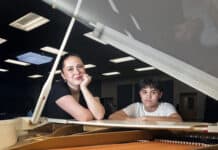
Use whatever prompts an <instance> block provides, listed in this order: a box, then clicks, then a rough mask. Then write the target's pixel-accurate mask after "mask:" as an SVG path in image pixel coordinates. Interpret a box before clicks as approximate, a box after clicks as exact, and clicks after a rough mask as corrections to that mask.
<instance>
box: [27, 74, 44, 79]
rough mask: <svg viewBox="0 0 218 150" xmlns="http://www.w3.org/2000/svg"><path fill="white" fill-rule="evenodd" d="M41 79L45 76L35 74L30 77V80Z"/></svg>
mask: <svg viewBox="0 0 218 150" xmlns="http://www.w3.org/2000/svg"><path fill="white" fill-rule="evenodd" d="M41 77H43V75H40V74H34V75H30V76H28V78H32V79H36V78H41Z"/></svg>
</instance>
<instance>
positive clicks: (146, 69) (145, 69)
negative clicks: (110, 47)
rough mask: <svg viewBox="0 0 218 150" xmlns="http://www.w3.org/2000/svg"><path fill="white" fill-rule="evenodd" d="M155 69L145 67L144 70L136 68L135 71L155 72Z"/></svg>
mask: <svg viewBox="0 0 218 150" xmlns="http://www.w3.org/2000/svg"><path fill="white" fill-rule="evenodd" d="M154 69H155V68H154V67H143V68H136V69H134V70H135V71H148V70H154Z"/></svg>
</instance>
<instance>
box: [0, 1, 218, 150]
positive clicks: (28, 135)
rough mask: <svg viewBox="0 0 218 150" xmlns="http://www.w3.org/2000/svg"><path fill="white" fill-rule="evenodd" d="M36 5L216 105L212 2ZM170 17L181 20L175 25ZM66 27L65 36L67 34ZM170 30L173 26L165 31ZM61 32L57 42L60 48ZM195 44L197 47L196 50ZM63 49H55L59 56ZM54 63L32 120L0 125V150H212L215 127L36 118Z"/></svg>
mask: <svg viewBox="0 0 218 150" xmlns="http://www.w3.org/2000/svg"><path fill="white" fill-rule="evenodd" d="M43 2H45V5H47V4H48V5H51V9H58V10H60V11H62V12H63V13H65V14H66V15H68V16H71V17H72V20H74V21H75V20H77V21H79V22H81V23H82V24H84V25H86V26H87V27H89V28H91V29H92V30H93V31H92V32H90V35H91V36H92V38H94V39H95V40H97V41H101V42H103V43H105V44H108V45H111V46H113V47H115V48H116V49H119V50H120V51H122V52H125V53H127V54H129V55H131V56H133V57H135V58H137V59H138V60H140V61H142V62H144V63H146V64H149V65H151V66H153V67H155V68H157V69H158V70H160V71H162V72H164V73H166V74H168V75H169V76H171V77H173V78H175V79H177V80H179V81H181V82H183V83H185V84H187V85H189V86H190V87H192V88H195V89H197V90H198V91H200V92H202V93H204V94H206V95H208V96H209V97H211V98H213V99H214V100H218V84H217V83H218V78H217V77H218V72H217V70H216V69H214V67H211V66H216V65H217V62H216V61H214V60H216V57H217V56H218V55H217V51H216V49H217V47H218V44H217V43H218V38H217V37H218V20H217V17H216V16H217V12H218V3H217V2H216V1H215V0H208V1H206V2H205V1H203V0H202V1H199V0H198V1H196V0H189V1H186V0H183V1H181V2H175V1H173V0H164V1H161V2H160V1H150V0H146V1H143V2H142V1H140V2H138V1H136V2H135V1H126V0H120V1H115V0H108V1H102V0H101V1H100V0H92V1H88V0H84V1H76V0H75V1H74V0H72V1H69V0H61V1H54V0H43ZM46 3H47V4H46ZM153 5H155V7H152V6H153ZM195 6H196V7H195ZM168 11H169V12H168ZM166 12H168V13H166ZM173 12H177V13H173ZM178 12H179V13H178ZM178 14H180V15H181V14H182V15H183V17H184V18H185V19H184V18H183V19H182V20H181V16H178ZM155 17H156V18H157V19H154V18H155ZM171 18H177V19H178V20H177V19H174V20H172V19H171ZM72 20H71V24H69V28H68V29H69V32H70V30H71V28H72V27H73V22H74V21H72ZM169 22H170V23H169ZM175 22H176V23H177V24H176V26H169V25H171V24H174V25H175ZM70 25H71V27H70ZM172 28H173V29H172ZM69 32H67V33H66V34H65V35H66V36H65V37H66V40H67V39H68V37H67V34H68V33H69ZM150 32H152V34H150ZM169 33H170V34H169ZM149 35H152V37H149ZM165 37H168V38H167V39H166V38H165ZM196 37H198V38H197V39H198V40H196ZM64 39H65V38H64ZM154 39H155V40H154ZM63 41H64V40H63ZM196 42H197V43H198V44H199V45H200V46H198V47H196V46H195V45H196ZM184 43H185V44H184ZM187 43H188V44H187ZM64 47H65V43H64V42H62V45H61V48H60V51H61V50H63V49H64ZM59 56H61V53H60V54H59ZM59 59H60V57H59V58H58V57H57V58H56V61H55V63H54V66H53V67H52V70H51V73H50V76H49V77H48V80H47V81H49V82H46V83H45V85H44V87H43V89H42V91H41V94H40V96H39V99H38V103H37V105H36V108H35V110H34V113H33V116H32V117H18V118H15V119H10V120H2V121H0V129H1V133H0V138H1V139H0V142H1V144H0V145H1V148H3V149H14V150H15V149H16V150H18V149H22V150H27V149H64V150H70V149H72V150H73V149H110V150H111V149H135V148H139V149H147V148H150V149H181V150H182V149H190V150H191V149H202V150H210V149H211V150H215V149H218V145H217V144H218V124H217V123H206V122H181V123H175V122H127V121H111V120H101V121H95V120H94V121H88V122H79V121H74V120H61V119H53V118H43V117H41V116H40V114H41V111H42V109H43V105H44V102H45V100H44V99H45V97H46V96H47V94H48V93H49V89H50V87H49V84H50V82H51V81H52V80H53V76H54V72H55V70H56V69H57V65H58V63H59ZM202 59H205V60H207V61H202ZM52 74H53V75H52Z"/></svg>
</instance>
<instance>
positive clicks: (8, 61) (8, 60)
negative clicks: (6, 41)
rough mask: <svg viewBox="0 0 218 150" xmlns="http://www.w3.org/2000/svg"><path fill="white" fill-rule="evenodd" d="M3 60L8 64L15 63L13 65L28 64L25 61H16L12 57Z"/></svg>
mask: <svg viewBox="0 0 218 150" xmlns="http://www.w3.org/2000/svg"><path fill="white" fill-rule="evenodd" d="M5 62H6V63H10V64H15V65H21V66H29V65H30V64H29V63H25V62H22V61H17V60H14V59H6V60H5Z"/></svg>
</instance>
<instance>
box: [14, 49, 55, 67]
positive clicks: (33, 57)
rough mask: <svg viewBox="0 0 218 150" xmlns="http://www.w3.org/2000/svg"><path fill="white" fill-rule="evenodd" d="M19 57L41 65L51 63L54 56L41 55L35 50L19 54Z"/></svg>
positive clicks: (21, 59)
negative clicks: (34, 51)
mask: <svg viewBox="0 0 218 150" xmlns="http://www.w3.org/2000/svg"><path fill="white" fill-rule="evenodd" d="M17 59H18V60H20V61H24V62H28V63H31V64H35V65H41V64H45V63H49V62H51V61H52V60H53V58H52V57H49V56H44V55H40V54H37V53H33V52H27V53H24V54H21V55H18V56H17Z"/></svg>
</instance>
